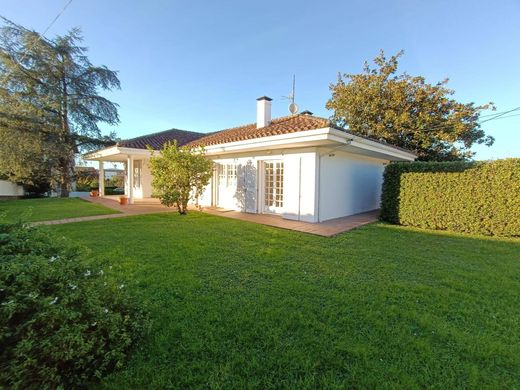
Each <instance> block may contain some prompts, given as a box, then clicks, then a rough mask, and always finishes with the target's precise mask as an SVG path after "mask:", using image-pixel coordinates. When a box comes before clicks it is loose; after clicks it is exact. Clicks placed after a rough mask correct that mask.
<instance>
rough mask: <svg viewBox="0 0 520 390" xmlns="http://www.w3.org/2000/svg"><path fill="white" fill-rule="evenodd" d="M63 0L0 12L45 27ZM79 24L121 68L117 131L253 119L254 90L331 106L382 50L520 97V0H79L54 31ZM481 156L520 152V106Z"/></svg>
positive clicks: (469, 87) (503, 97)
mask: <svg viewBox="0 0 520 390" xmlns="http://www.w3.org/2000/svg"><path fill="white" fill-rule="evenodd" d="M66 2H67V0H46V1H41V0H2V3H1V8H0V14H2V15H4V16H5V17H7V18H9V19H11V20H13V21H15V22H17V23H20V24H22V25H24V26H26V27H28V28H32V29H35V30H37V31H39V32H42V31H43V30H45V28H46V27H47V26H48V25H49V23H50V22H51V21H52V20H53V19H54V17H55V16H56V15H57V14H58V12H59V11H60V10H61V9H62V8H63V6H64V5H65V3H66ZM75 26H78V27H81V29H82V31H83V34H84V36H85V42H84V44H85V46H87V47H89V57H90V58H91V60H92V62H93V63H95V64H104V65H106V66H108V67H109V68H111V69H114V70H118V71H119V78H120V80H121V85H122V89H121V90H120V91H116V92H114V93H109V94H107V95H106V96H107V97H109V98H110V99H111V100H113V101H115V102H117V103H118V104H119V105H120V110H119V112H120V116H121V124H120V125H119V126H117V127H115V128H110V127H105V129H107V130H111V129H114V130H116V131H117V133H118V135H119V136H120V137H121V138H130V137H134V136H138V135H142V134H145V133H150V132H154V131H160V130H165V129H169V128H172V127H175V128H180V129H187V130H195V131H203V132H210V131H215V130H220V129H223V128H227V127H232V126H236V125H240V124H243V123H250V122H254V121H255V110H256V107H255V105H256V101H255V99H256V98H257V97H259V96H262V95H268V96H270V97H272V98H273V99H274V101H273V116H274V117H276V116H282V115H286V114H287V101H285V100H283V99H282V98H281V97H282V96H284V95H287V94H288V93H289V92H290V89H291V83H292V75H293V73H294V74H296V102H297V103H298V104H299V105H300V109H301V110H303V109H309V110H311V111H313V112H314V113H315V114H316V115H320V116H325V117H328V116H330V115H331V113H330V112H329V111H327V110H326V109H325V103H326V101H327V99H328V98H329V97H330V92H329V84H330V83H331V82H334V81H335V80H336V76H337V73H338V72H346V73H357V72H360V71H361V69H362V65H363V62H364V61H365V60H367V59H371V58H373V57H374V56H376V55H377V53H378V52H379V50H380V49H384V50H385V52H387V54H393V53H395V52H397V51H398V50H400V49H404V50H405V56H404V58H402V60H401V63H400V68H401V70H403V71H407V72H408V73H410V74H413V75H423V76H425V77H426V78H427V80H428V81H430V82H432V83H433V82H437V81H440V80H442V79H444V78H446V77H449V78H450V83H449V86H450V87H451V88H452V89H454V90H455V91H456V95H455V96H456V98H457V99H458V100H460V101H462V102H475V103H478V104H481V103H486V102H489V101H493V102H494V103H495V104H496V105H497V111H505V110H509V109H513V108H515V107H518V106H520V46H519V42H520V28H519V27H520V1H518V0H501V1H498V2H494V3H490V2H489V1H478V0H472V1H456V0H451V1H440V0H438V1H420V0H417V1H396V0H393V1H391V0H388V1H346V0H344V1H326V0H322V1H320V2H318V1H316V2H305V1H280V0H279V1H270V0H263V1H238V0H237V1H226V0H221V1H209V0H208V1H194V0H191V1H171V0H169V1H162V0H150V1H135V0H134V1H128V0H126V1H124V0H110V1H106V0H104V1H102V0H73V1H72V3H71V4H70V5H69V7H68V8H67V9H66V11H65V12H64V13H63V14H62V15H61V16H60V18H59V19H58V21H57V22H56V23H55V24H54V25H53V27H52V28H51V29H50V30H49V32H48V33H47V36H49V37H52V36H54V35H56V34H63V33H64V32H66V31H67V30H68V29H70V28H72V27H75ZM483 128H484V129H485V131H486V132H487V133H488V134H490V135H492V136H494V137H495V138H496V142H495V145H493V146H492V147H491V148H487V147H483V146H478V147H475V148H474V150H476V151H477V156H476V158H478V159H489V158H503V157H511V156H514V157H520V116H516V117H512V118H507V119H502V120H495V121H490V122H489V123H486V124H484V125H483Z"/></svg>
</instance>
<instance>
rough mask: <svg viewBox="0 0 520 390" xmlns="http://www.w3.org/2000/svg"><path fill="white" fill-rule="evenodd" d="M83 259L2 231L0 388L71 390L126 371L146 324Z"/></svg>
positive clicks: (32, 237) (61, 247)
mask: <svg viewBox="0 0 520 390" xmlns="http://www.w3.org/2000/svg"><path fill="white" fill-rule="evenodd" d="M87 257H88V251H87V250H86V249H85V248H82V247H79V246H77V245H73V244H70V243H69V242H68V241H67V240H66V239H65V238H64V237H59V238H58V237H55V236H54V235H52V234H51V233H50V232H48V231H46V230H43V229H41V228H31V227H26V226H23V225H21V224H9V225H0V368H1V369H0V388H1V387H5V388H56V387H63V388H75V387H77V386H78V385H84V384H86V383H88V382H90V381H91V380H93V379H95V378H96V377H100V376H102V375H103V374H105V373H107V372H109V371H111V370H113V369H117V368H119V367H121V366H122V365H123V363H124V361H125V358H126V357H127V354H128V352H129V351H130V349H131V347H132V346H133V345H134V344H135V342H136V340H138V338H139V336H140V335H142V334H143V333H144V331H145V330H146V328H147V321H146V319H145V316H144V313H143V311H142V310H141V309H140V308H139V307H138V306H137V305H136V304H135V303H134V302H133V301H132V299H131V297H130V295H129V293H128V291H127V290H128V289H126V288H122V287H121V286H123V284H122V283H121V281H117V280H116V279H115V278H114V277H113V276H112V275H110V272H107V271H108V270H105V271H103V270H100V269H97V270H96V269H94V268H93V267H92V266H91V265H90V266H89V265H87V261H86V259H87Z"/></svg>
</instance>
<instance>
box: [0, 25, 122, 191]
mask: <svg viewBox="0 0 520 390" xmlns="http://www.w3.org/2000/svg"><path fill="white" fill-rule="evenodd" d="M2 20H3V22H4V25H3V26H2V27H1V28H0V137H1V139H2V142H1V143H0V172H2V173H3V174H5V175H7V176H8V177H9V179H10V180H12V181H16V182H21V183H24V184H28V183H29V184H30V183H33V182H35V181H38V180H40V179H41V176H42V175H43V176H44V177H45V178H46V179H47V180H48V181H50V182H51V183H52V184H53V185H55V186H56V187H58V188H60V195H61V196H68V192H69V190H70V184H71V179H72V176H73V167H74V158H75V156H76V154H77V153H78V152H79V151H81V150H88V149H91V148H94V147H99V146H105V145H107V144H110V143H113V141H112V140H113V137H114V135H113V134H111V135H110V136H102V135H101V131H100V129H99V127H98V123H99V122H105V123H108V124H110V125H115V124H117V123H119V117H118V113H117V104H115V103H113V102H111V101H109V100H108V99H106V98H104V97H102V96H100V95H99V93H98V91H99V90H100V89H101V90H108V91H110V90H112V89H114V88H120V83H119V79H118V78H117V73H116V72H114V71H112V70H109V69H108V68H107V67H105V66H94V65H92V63H91V62H90V61H89V59H88V58H87V56H86V52H87V49H86V48H85V47H82V46H79V44H80V43H81V41H82V36H81V33H80V30H79V29H73V30H71V31H70V32H69V33H68V34H66V35H64V36H58V37H56V38H54V39H52V40H49V39H47V38H45V37H43V36H41V35H40V34H39V33H37V32H35V31H31V30H27V29H25V28H24V27H22V26H19V25H16V24H14V23H12V22H10V21H9V20H7V19H5V18H2Z"/></svg>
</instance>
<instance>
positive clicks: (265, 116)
mask: <svg viewBox="0 0 520 390" xmlns="http://www.w3.org/2000/svg"><path fill="white" fill-rule="evenodd" d="M272 100H273V99H271V98H269V97H267V96H262V97H259V98H258V99H256V128H257V129H259V128H261V127H266V126H269V124H270V123H271V101H272Z"/></svg>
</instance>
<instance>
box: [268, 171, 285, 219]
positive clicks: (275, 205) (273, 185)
mask: <svg viewBox="0 0 520 390" xmlns="http://www.w3.org/2000/svg"><path fill="white" fill-rule="evenodd" d="M283 175H284V167H283V161H265V162H264V212H265V213H281V212H282V210H283Z"/></svg>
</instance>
